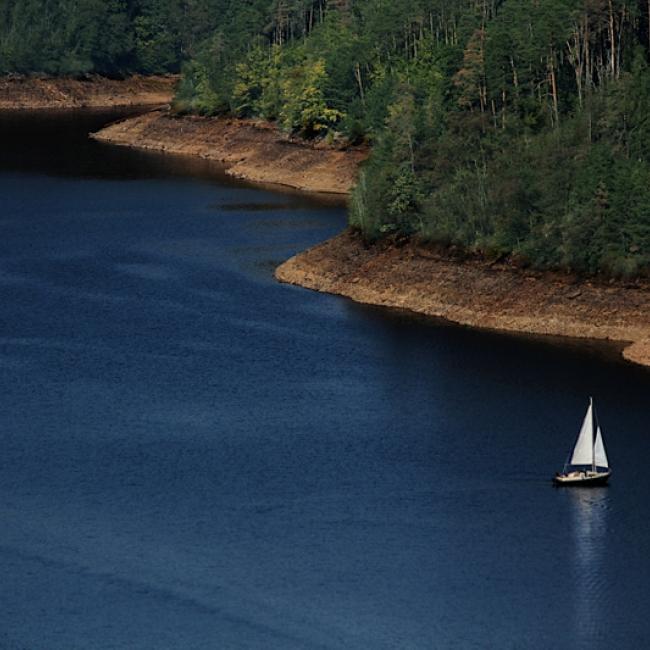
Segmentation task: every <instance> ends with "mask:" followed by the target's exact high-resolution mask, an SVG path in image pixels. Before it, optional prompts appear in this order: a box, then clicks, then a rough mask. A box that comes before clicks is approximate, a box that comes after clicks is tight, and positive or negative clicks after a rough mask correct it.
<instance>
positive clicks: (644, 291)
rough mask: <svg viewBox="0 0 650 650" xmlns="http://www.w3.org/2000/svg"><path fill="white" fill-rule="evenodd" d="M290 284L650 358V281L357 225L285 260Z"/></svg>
mask: <svg viewBox="0 0 650 650" xmlns="http://www.w3.org/2000/svg"><path fill="white" fill-rule="evenodd" d="M275 277H276V278H277V279H278V280H279V281H280V282H284V283H287V284H293V285H296V286H301V287H304V288H307V289H312V290H315V291H320V292H324V293H332V294H337V295H341V296H345V297H347V298H350V299H352V300H354V301H355V302H359V303H365V304H370V305H379V306H384V307H393V308H400V309H406V310H409V311H412V312H415V313H419V314H423V315H426V316H433V317H437V318H443V319H445V320H447V321H450V322H453V323H457V324H461V325H466V326H470V327H477V328H481V329H490V330H498V331H502V332H518V333H523V334H534V335H547V336H548V335H551V336H560V337H571V338H581V339H592V340H602V341H610V342H617V343H621V344H623V345H624V346H625V347H624V348H623V350H622V354H623V357H624V358H625V359H627V360H629V361H632V362H634V363H637V364H640V365H644V366H650V284H649V283H647V282H638V283H635V284H634V285H626V286H624V285H622V284H621V283H616V284H615V283H612V284H600V283H598V282H596V281H591V280H588V279H580V280H577V279H575V278H573V277H570V276H565V275H562V274H559V273H551V272H548V273H546V272H534V271H523V270H520V269H512V268H510V267H507V266H506V265H497V264H489V263H486V262H479V261H471V260H470V261H466V260H465V261H462V262H459V261H453V260H451V259H449V258H448V257H445V256H444V255H442V254H440V253H438V252H436V251H435V250H433V249H432V248H430V247H427V246H424V245H422V244H417V243H413V242H409V243H406V244H404V245H402V246H395V245H388V244H377V245H373V246H366V245H364V243H363V242H362V240H361V238H360V236H358V235H357V234H355V233H352V232H351V231H349V230H346V231H344V232H343V233H341V234H340V235H337V236H336V237H334V238H332V239H330V240H328V241H326V242H323V243H322V244H318V245H316V246H314V247H312V248H310V249H308V250H306V251H304V252H302V253H299V254H298V255H295V256H294V257H292V258H290V259H289V260H287V261H286V262H284V263H283V264H281V265H280V266H279V267H278V268H277V269H276V272H275Z"/></svg>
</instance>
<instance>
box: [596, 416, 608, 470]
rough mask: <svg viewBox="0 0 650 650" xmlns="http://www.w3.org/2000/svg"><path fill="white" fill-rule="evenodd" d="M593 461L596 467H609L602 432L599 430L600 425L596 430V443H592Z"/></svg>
mask: <svg viewBox="0 0 650 650" xmlns="http://www.w3.org/2000/svg"><path fill="white" fill-rule="evenodd" d="M594 459H595V460H594V463H595V465H596V467H609V463H608V462H607V454H606V453H605V445H604V443H603V434H602V433H601V431H600V426H599V427H598V430H597V432H596V444H595V445H594Z"/></svg>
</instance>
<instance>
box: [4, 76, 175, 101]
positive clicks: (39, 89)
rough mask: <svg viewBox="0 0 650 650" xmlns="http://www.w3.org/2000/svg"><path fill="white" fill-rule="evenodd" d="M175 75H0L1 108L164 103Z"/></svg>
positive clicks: (171, 89) (171, 87) (173, 82)
mask: <svg viewBox="0 0 650 650" xmlns="http://www.w3.org/2000/svg"><path fill="white" fill-rule="evenodd" d="M177 81H178V78H177V77H175V76H156V77H142V76H138V75H136V76H133V77H129V78H128V79H123V80H118V79H107V78H105V77H100V76H97V75H93V76H89V77H87V78H84V79H65V78H64V79H58V78H49V77H23V76H17V75H12V76H8V77H0V109H5V110H19V109H30V110H31V109H57V108H112V107H119V106H140V105H154V106H155V105H162V104H167V103H169V102H170V101H171V100H172V98H173V96H174V87H175V85H176V82H177Z"/></svg>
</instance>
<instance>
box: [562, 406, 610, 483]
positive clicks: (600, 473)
mask: <svg viewBox="0 0 650 650" xmlns="http://www.w3.org/2000/svg"><path fill="white" fill-rule="evenodd" d="M611 473H612V470H611V468H610V466H609V462H608V461H607V453H606V452H605V445H604V443H603V433H602V431H601V429H600V424H598V418H597V417H596V409H595V408H594V401H593V399H592V398H591V397H590V398H589V408H588V409H587V414H586V415H585V419H584V422H583V423H582V428H581V429H580V433H579V434H578V439H577V440H576V444H575V445H574V447H573V451H572V453H571V454H569V458H568V459H567V462H566V463H565V464H564V470H563V471H562V472H561V473H560V472H558V473H557V474H556V475H555V477H554V478H553V481H554V483H555V484H556V485H581V486H585V487H586V486H589V485H605V484H606V483H607V480H608V479H609V477H610V475H611Z"/></svg>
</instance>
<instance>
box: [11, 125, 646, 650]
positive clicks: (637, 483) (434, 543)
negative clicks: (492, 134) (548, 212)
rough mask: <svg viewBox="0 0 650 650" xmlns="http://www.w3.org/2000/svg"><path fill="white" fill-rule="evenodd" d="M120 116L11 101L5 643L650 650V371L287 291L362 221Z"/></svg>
mask: <svg viewBox="0 0 650 650" xmlns="http://www.w3.org/2000/svg"><path fill="white" fill-rule="evenodd" d="M112 117H114V116H111V115H102V114H93V113H85V114H78V115H70V114H68V115H59V116H57V115H48V116H43V115H40V116H39V115H23V116H20V117H12V118H10V117H8V116H7V115H4V116H1V117H0V125H1V126H0V146H1V149H0V233H1V237H0V370H1V373H2V374H1V377H2V391H1V393H0V584H1V585H2V588H1V589H0V648H2V649H12V650H13V649H16V650H18V649H21V650H24V649H29V650H32V649H34V650H40V649H43V650H58V649H61V650H75V649H79V650H89V649H100V648H101V649H109V648H110V649H116V648H118V649H153V650H163V649H174V650H176V649H210V650H212V649H221V648H228V649H230V648H234V649H239V648H254V649H264V650H266V649H269V650H270V649H276V648H278V649H284V648H291V649H293V648H296V649H311V648H337V649H357V648H358V649H364V650H365V649H384V648H386V649H388V648H413V649H420V648H423V649H425V648H426V649H429V648H547V647H549V646H551V645H552V644H553V645H562V646H563V647H574V648H587V647H589V648H608V649H611V648H642V647H648V646H649V645H650V619H649V618H648V611H650V587H649V586H648V585H650V519H649V518H648V500H649V497H650V472H648V460H649V459H650V427H649V426H648V421H649V419H650V418H649V414H650V405H649V399H648V396H649V395H650V372H648V371H645V370H643V369H640V368H636V367H634V366H631V365H627V364H625V363H623V362H622V361H620V360H619V359H618V357H617V355H616V353H615V351H612V350H611V349H609V348H604V347H602V346H594V345H590V344H587V343H571V342H559V341H549V340H530V339H526V338H523V337H511V336H502V335H497V334H490V333H485V332H476V331H472V330H469V329H464V328H458V327H453V326H448V325H445V324H441V323H435V322H431V321H427V320H424V319H420V318H416V317H411V316H408V315H406V314H400V313H395V312H386V311H382V310H379V309H374V308H366V307H362V306H359V305H355V304H353V303H350V302H348V301H346V300H343V299H339V298H336V297H332V296H326V295H320V294H316V293H310V292H308V291H304V290H301V289H297V288H292V287H287V286H282V285H278V284H276V283H275V281H274V279H273V275H272V274H273V269H274V267H275V266H276V265H277V264H278V263H279V262H280V261H282V260H284V259H285V258H287V257H288V256H289V255H291V254H292V253H294V252H296V251H299V250H301V249H304V248H305V247H307V246H309V245H311V244H314V243H316V242H318V241H321V240H323V239H324V238H326V237H328V236H330V235H332V234H334V233H336V232H337V231H338V230H339V229H341V227H342V226H343V225H344V222H345V213H344V209H343V208H342V207H340V206H337V205H334V204H332V203H331V202H330V203H328V202H325V201H322V200H321V201H319V200H317V199H309V198H305V197H300V196H298V195H295V194H294V195H290V194H279V193H273V192H270V191H264V190H261V189H255V188H252V187H248V186H245V185H242V184H233V183H232V182H230V181H227V180H226V179H225V178H224V177H223V176H222V175H220V173H219V171H218V169H216V168H214V167H212V166H210V165H209V164H208V163H204V162H197V161H192V160H189V159H183V158H170V157H164V156H158V155H154V154H151V155H149V154H142V153H137V152H133V151H127V150H121V149H116V148H111V147H107V146H103V145H99V144H96V143H92V142H88V141H86V139H85V133H86V132H87V131H88V130H91V129H93V128H96V127H97V126H98V125H100V124H101V123H102V122H105V121H107V120H109V119H111V118H112ZM589 394H593V395H594V397H595V399H596V405H597V407H598V409H599V416H600V420H601V422H602V424H603V428H604V432H605V442H606V444H607V446H608V451H609V455H610V459H611V462H612V465H613V466H614V472H615V473H614V477H613V481H612V485H611V486H610V487H609V488H607V489H594V490H592V491H584V490H580V489H578V490H566V489H565V490H561V489H560V490H558V489H554V488H552V487H551V484H550V477H551V476H552V474H553V473H554V472H555V471H556V470H557V469H559V468H560V466H561V464H562V462H563V461H564V457H565V455H566V452H567V451H568V448H569V446H570V445H571V444H572V442H573V438H574V436H575V434H576V432H577V429H578V428H579V425H580V422H581V418H582V416H583V413H584V410H585V408H586V405H587V397H588V395H589Z"/></svg>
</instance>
